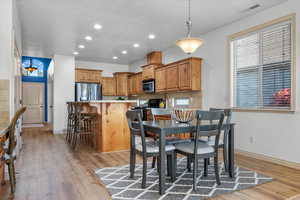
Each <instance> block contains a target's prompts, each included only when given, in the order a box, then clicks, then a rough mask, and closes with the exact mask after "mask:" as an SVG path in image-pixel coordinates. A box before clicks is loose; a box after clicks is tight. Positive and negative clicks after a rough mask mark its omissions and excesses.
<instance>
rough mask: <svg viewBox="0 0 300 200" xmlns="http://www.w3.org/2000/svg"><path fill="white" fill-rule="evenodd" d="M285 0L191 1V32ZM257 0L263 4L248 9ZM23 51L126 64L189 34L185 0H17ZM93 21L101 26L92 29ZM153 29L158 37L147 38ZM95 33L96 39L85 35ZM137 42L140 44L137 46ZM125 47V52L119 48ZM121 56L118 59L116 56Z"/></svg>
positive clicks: (205, 28) (226, 22) (27, 53)
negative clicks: (80, 46) (134, 45)
mask: <svg viewBox="0 0 300 200" xmlns="http://www.w3.org/2000/svg"><path fill="white" fill-rule="evenodd" d="M284 1H285V0H226V1H225V0H208V1H205V0H192V19H193V33H192V35H199V34H201V33H205V32H208V31H210V30H213V29H215V28H217V27H220V26H223V25H225V24H228V23H230V22H232V21H235V20H238V19H240V18H242V17H245V16H247V15H251V14H254V13H256V12H259V11H261V10H263V9H266V8H268V7H271V6H274V5H276V4H279V3H282V2H284ZM255 4H260V5H261V7H260V8H258V9H255V10H253V11H246V9H247V8H249V7H250V6H253V5H255ZM17 6H18V11H19V17H20V20H21V25H22V39H23V54H24V55H28V56H41V57H52V55H54V54H62V55H72V53H73V51H75V50H78V49H77V46H78V45H79V44H83V45H85V46H86V48H85V49H81V50H78V51H79V55H78V56H76V59H78V60H87V61H99V62H100V61H101V62H116V63H120V64H128V63H131V62H133V61H136V60H139V59H142V58H143V57H144V56H145V54H146V53H148V52H150V51H152V50H164V49H167V48H169V47H171V46H174V41H175V40H176V39H179V38H181V37H183V36H185V34H186V27H185V18H186V14H187V13H186V10H187V9H186V8H187V7H186V6H187V1H186V0H17ZM94 23H99V24H101V25H102V26H103V28H102V29H101V30H98V31H97V30H94V29H93V25H94ZM149 33H154V34H155V35H156V39H154V40H149V39H148V38H147V36H148V34H149ZM86 35H91V36H92V37H93V40H92V41H90V42H87V41H85V40H84V37H85V36H86ZM133 43H139V44H140V47H139V48H134V47H133V46H132V45H133ZM122 50H127V51H128V54H127V55H122V54H121V51H122ZM113 56H118V57H119V59H118V60H113V59H112V57H113Z"/></svg>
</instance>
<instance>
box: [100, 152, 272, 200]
mask: <svg viewBox="0 0 300 200" xmlns="http://www.w3.org/2000/svg"><path fill="white" fill-rule="evenodd" d="M150 166H151V165H150V163H149V164H148V173H147V188H146V189H142V188H141V181H142V165H140V164H137V165H136V169H135V178H134V180H133V179H130V178H129V165H125V166H120V167H110V168H103V169H98V170H96V174H97V175H98V177H99V178H100V179H101V181H102V182H103V183H104V184H105V185H106V188H107V189H108V190H109V192H110V193H111V195H112V199H113V200H202V199H207V198H209V197H214V196H217V195H221V194H225V193H231V192H234V191H237V190H242V189H246V188H250V187H253V186H256V185H259V184H263V183H266V182H270V181H272V178H270V177H267V176H264V175H262V174H258V173H256V172H254V171H250V170H247V169H243V168H240V167H236V169H235V174H236V177H235V178H234V179H231V178H229V176H228V174H227V173H225V172H224V168H223V165H221V164H220V166H221V169H220V175H221V185H217V184H216V182H215V176H214V169H213V165H210V166H209V168H208V176H207V177H204V176H202V171H200V169H203V161H200V162H199V174H200V177H199V179H198V184H197V185H198V188H197V191H196V192H194V191H193V190H192V184H193V178H192V173H189V172H187V170H186V159H185V158H182V159H180V160H178V164H177V167H178V169H177V180H176V181H175V182H174V183H172V182H171V181H170V180H169V178H168V177H167V178H168V179H167V190H166V194H164V195H163V196H160V195H159V193H158V174H157V171H156V169H152V168H151V167H150Z"/></svg>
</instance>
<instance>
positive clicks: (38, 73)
mask: <svg viewBox="0 0 300 200" xmlns="http://www.w3.org/2000/svg"><path fill="white" fill-rule="evenodd" d="M31 62H32V66H34V67H36V68H37V70H35V71H33V72H29V71H28V70H26V67H29V66H30V64H31ZM22 74H23V76H32V77H43V76H44V63H43V62H41V61H40V60H39V59H38V58H36V59H35V58H29V57H23V59H22Z"/></svg>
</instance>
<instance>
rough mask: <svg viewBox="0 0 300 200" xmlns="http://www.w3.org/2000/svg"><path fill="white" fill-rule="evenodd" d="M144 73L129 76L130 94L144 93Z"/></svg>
mask: <svg viewBox="0 0 300 200" xmlns="http://www.w3.org/2000/svg"><path fill="white" fill-rule="evenodd" d="M142 93H143V88H142V73H137V74H133V75H131V76H129V77H128V95H137V94H142Z"/></svg>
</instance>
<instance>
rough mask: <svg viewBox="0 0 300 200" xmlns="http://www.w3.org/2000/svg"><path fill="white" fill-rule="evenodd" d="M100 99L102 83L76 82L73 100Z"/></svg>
mask: <svg viewBox="0 0 300 200" xmlns="http://www.w3.org/2000/svg"><path fill="white" fill-rule="evenodd" d="M96 100H102V85H101V84H98V83H76V84H75V101H96Z"/></svg>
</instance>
